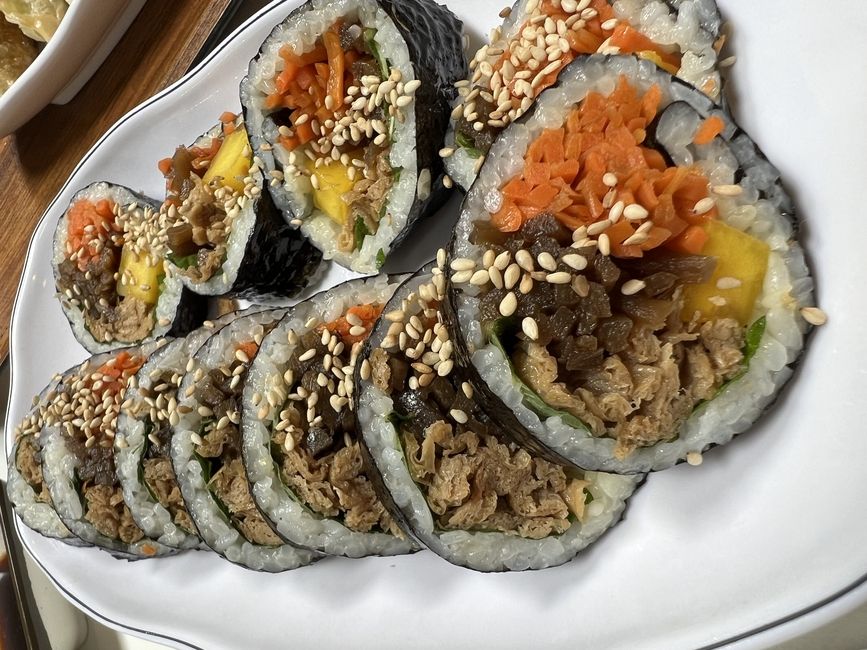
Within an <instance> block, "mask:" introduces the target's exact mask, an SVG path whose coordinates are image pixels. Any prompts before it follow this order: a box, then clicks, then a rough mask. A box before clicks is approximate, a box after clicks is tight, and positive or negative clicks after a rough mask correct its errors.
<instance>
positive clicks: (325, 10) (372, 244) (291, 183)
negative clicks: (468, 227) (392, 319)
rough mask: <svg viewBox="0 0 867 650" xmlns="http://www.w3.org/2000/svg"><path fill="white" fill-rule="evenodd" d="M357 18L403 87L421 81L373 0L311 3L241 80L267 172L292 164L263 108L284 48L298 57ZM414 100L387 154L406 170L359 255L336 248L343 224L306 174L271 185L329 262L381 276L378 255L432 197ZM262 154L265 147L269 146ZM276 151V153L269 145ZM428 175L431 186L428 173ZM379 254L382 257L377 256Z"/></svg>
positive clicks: (276, 35) (254, 140)
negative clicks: (341, 22)
mask: <svg viewBox="0 0 867 650" xmlns="http://www.w3.org/2000/svg"><path fill="white" fill-rule="evenodd" d="M340 18H344V19H346V20H347V21H348V22H355V21H357V22H358V23H359V24H361V25H362V26H363V27H364V28H375V29H376V30H377V31H376V43H377V45H378V47H379V48H380V51H381V52H382V54H383V56H385V57H386V58H387V59H388V61H389V63H390V65H391V67H392V68H396V69H398V70H400V72H401V74H402V75H403V82H404V83H408V82H409V81H412V80H414V79H416V73H415V70H414V68H413V64H412V61H411V60H410V55H409V49H408V48H407V45H406V43H405V41H404V39H403V37H402V36H401V35H400V32H399V31H398V29H397V26H396V25H395V24H394V21H392V19H391V17H390V16H389V15H388V14H387V13H386V12H385V10H384V9H382V8H381V7H380V6H379V3H378V2H376V1H375V0H310V2H307V3H305V4H304V5H302V7H300V8H299V9H298V10H296V11H294V12H292V14H290V15H289V17H288V18H287V19H286V20H285V21H284V22H283V23H281V24H280V25H278V26H277V27H276V28H275V29H274V31H273V32H272V33H271V35H270V36H269V37H268V39H267V40H266V41H265V43H264V44H263V45H262V50H261V52H260V54H259V56H258V57H257V58H255V59H253V61H252V62H251V63H250V68H249V72H248V76H247V77H246V78H245V79H244V81H242V83H241V100H242V103H243V104H244V106H245V109H246V120H247V124H248V127H249V133H250V140H251V143H252V145H253V149H254V151H255V152H256V154H257V155H258V156H259V157H260V158H261V159H262V160H263V161H264V162H265V168H266V169H267V170H274V169H276V170H279V171H282V170H283V168H284V167H285V166H286V165H288V164H289V152H288V151H286V150H285V149H284V148H283V147H282V146H280V145H279V143H278V136H279V134H278V132H277V127H276V125H275V124H274V122H273V120H271V119H269V117H268V115H267V109H265V107H264V102H265V98H266V97H267V95H268V94H270V93H272V92H274V77H275V75H277V74H279V73H280V72H281V71H282V69H283V65H284V62H283V59H282V58H281V57H280V56H279V53H278V52H279V50H280V48H281V47H282V46H283V45H284V44H288V45H289V46H290V47H292V48H293V49H294V51H295V52H308V51H310V50H312V49H313V48H314V46H315V45H316V41H317V39H318V38H319V37H320V36H321V34H322V33H323V32H325V31H326V30H328V28H329V27H331V25H333V24H334V23H335V22H336V21H337V20H338V19H340ZM415 110H416V108H415V100H413V102H412V103H410V104H409V105H408V106H406V107H405V109H404V115H405V118H406V119H405V120H404V121H403V122H400V121H399V120H398V121H396V126H395V131H394V142H393V143H392V145H391V147H390V149H389V161H390V163H391V166H392V168H395V169H396V168H401V169H402V171H401V173H400V180H399V181H398V182H397V183H396V184H394V185H393V186H392V188H391V190H390V191H389V195H388V199H387V203H386V206H387V208H386V216H385V218H383V219H382V221H381V222H380V224H379V228H378V230H377V232H376V234H375V235H369V236H367V237H365V238H364V241H363V244H362V246H361V249H360V250H359V251H354V252H349V253H347V252H344V251H340V250H338V248H337V236H338V234H339V233H340V231H341V229H342V226H341V225H339V224H337V223H336V222H335V221H334V220H332V219H331V218H330V217H328V216H327V215H326V214H325V213H324V212H322V211H321V210H318V209H316V208H315V207H314V205H313V195H312V192H313V188H312V186H311V185H310V180H309V178H308V177H307V176H300V177H297V178H296V177H295V176H294V175H292V174H287V175H286V178H285V179H284V182H283V183H282V184H277V185H276V186H270V185H269V189H270V190H271V194H272V196H273V197H274V202H275V203H276V204H277V206H278V207H279V208H280V209H281V210H283V213H284V215H285V216H286V218H287V219H289V220H291V219H302V220H303V222H304V223H303V225H302V226H301V231H302V232H303V233H304V234H305V235H307V236H308V237H309V238H310V240H311V241H312V242H313V243H314V244H315V245H316V246H317V248H319V249H320V250H322V253H323V256H324V258H325V259H334V260H335V261H337V262H338V263H339V264H341V265H343V266H346V267H349V268H351V269H352V270H353V271H357V272H359V273H371V274H372V273H376V272H377V270H378V266H377V257H378V256H380V257H382V256H387V255H388V253H389V251H390V250H391V245H392V242H393V240H394V239H395V238H396V237H397V236H398V234H400V232H401V231H402V230H403V229H404V227H405V226H406V224H407V220H408V218H409V215H410V210H411V208H412V206H413V203H414V201H415V199H416V196H418V197H419V199H424V198H427V197H426V195H425V194H429V193H430V170H419V169H418V164H417V159H416V149H415V146H416V145H415V143H416V118H415ZM266 143H267V145H268V146H266V147H265V148H264V149H263V147H262V145H263V144H266ZM271 147H273V148H271ZM425 171H427V188H425V183H424V174H423V172H425ZM380 251H381V254H380Z"/></svg>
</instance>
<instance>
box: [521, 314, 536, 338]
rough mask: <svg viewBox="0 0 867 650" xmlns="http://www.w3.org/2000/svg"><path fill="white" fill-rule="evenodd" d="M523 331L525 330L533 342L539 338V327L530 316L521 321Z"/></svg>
mask: <svg viewBox="0 0 867 650" xmlns="http://www.w3.org/2000/svg"><path fill="white" fill-rule="evenodd" d="M521 330H523V332H524V334H526V335H527V338H528V339H530V340H531V341H535V340H537V339H538V338H539V326H538V325H537V324H536V321H535V320H534V319H533V318H531V317H530V316H527V317H526V318H525V319H524V320H522V321H521Z"/></svg>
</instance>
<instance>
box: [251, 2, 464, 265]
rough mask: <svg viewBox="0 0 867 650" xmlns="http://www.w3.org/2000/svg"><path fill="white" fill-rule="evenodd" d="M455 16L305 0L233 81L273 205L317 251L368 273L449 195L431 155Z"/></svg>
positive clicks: (449, 68)
mask: <svg viewBox="0 0 867 650" xmlns="http://www.w3.org/2000/svg"><path fill="white" fill-rule="evenodd" d="M460 28H461V23H460V22H459V21H458V20H457V19H456V18H455V17H454V15H453V14H452V13H451V12H450V11H449V10H448V9H446V8H445V7H442V6H440V5H439V4H437V3H435V2H433V0H416V1H415V2H394V1H393V0H344V1H342V2H329V1H327V0H310V1H309V2H306V3H305V4H303V5H302V6H301V7H299V8H298V9H296V10H295V11H293V12H292V13H291V14H290V15H289V17H288V18H286V20H285V21H284V22H283V23H281V24H280V25H278V26H277V27H276V28H275V29H274V31H273V32H272V33H271V35H270V36H269V37H268V39H267V40H266V41H265V42H264V43H263V45H262V47H261V50H260V52H259V55H258V56H257V57H256V58H255V59H253V61H252V62H251V63H250V68H249V71H248V74H247V76H246V77H245V78H244V80H243V81H242V83H241V103H242V104H243V106H244V115H245V119H246V121H247V125H248V128H249V130H250V139H251V142H252V144H253V150H254V151H255V153H256V155H257V156H259V157H260V158H261V159H262V160H263V161H264V163H265V166H266V168H267V169H268V173H269V174H270V176H271V183H270V185H269V187H270V190H271V193H272V195H273V197H274V201H275V203H276V204H277V206H278V207H279V208H280V209H281V210H282V211H283V213H284V214H285V215H286V218H287V219H288V220H289V223H290V224H292V225H293V226H294V227H297V228H300V229H301V231H302V232H303V233H304V234H305V235H307V236H308V237H310V239H311V241H312V242H313V243H314V244H315V245H316V246H317V247H318V248H319V249H321V250H322V252H323V254H324V256H325V258H326V259H334V260H335V261H337V262H338V263H339V264H341V265H343V266H346V267H348V268H351V269H352V270H354V271H358V272H361V273H375V272H376V271H377V269H378V268H379V267H381V266H382V264H383V262H384V261H385V258H386V257H387V256H388V254H389V253H390V251H391V250H392V249H393V248H394V247H395V246H397V245H398V243H399V242H400V241H401V240H402V239H403V237H405V236H406V234H407V233H408V232H409V229H410V228H411V227H412V225H413V223H415V222H416V221H417V220H418V219H419V218H421V217H423V216H425V215H426V214H429V213H431V212H433V211H434V210H435V209H436V208H437V207H438V206H440V205H441V204H442V203H443V202H444V200H445V198H446V196H447V191H446V189H445V188H444V186H443V184H442V176H443V167H442V161H441V160H440V159H439V156H438V151H439V149H440V148H441V147H442V143H443V137H444V135H445V130H446V127H447V123H448V113H449V104H450V102H451V100H452V99H453V95H454V91H453V88H452V85H453V84H454V82H456V81H457V80H458V79H460V78H461V77H463V76H464V74H465V72H466V63H465V59H464V56H463V51H462V48H461V33H460Z"/></svg>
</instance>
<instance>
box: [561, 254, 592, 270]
mask: <svg viewBox="0 0 867 650" xmlns="http://www.w3.org/2000/svg"><path fill="white" fill-rule="evenodd" d="M563 263H564V264H566V265H567V266H569V267H571V268H573V269H575V270H576V271H583V270H584V269H586V268H587V258H585V257H584V256H583V255H578V254H577V253H570V254H568V255H564V256H563Z"/></svg>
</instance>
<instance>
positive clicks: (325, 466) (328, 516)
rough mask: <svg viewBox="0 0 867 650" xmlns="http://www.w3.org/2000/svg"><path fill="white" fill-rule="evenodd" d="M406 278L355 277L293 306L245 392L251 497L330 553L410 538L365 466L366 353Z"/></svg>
mask: <svg viewBox="0 0 867 650" xmlns="http://www.w3.org/2000/svg"><path fill="white" fill-rule="evenodd" d="M398 284H399V282H397V281H395V280H392V279H389V278H387V277H385V276H377V277H376V278H371V279H368V280H351V281H349V282H346V283H344V284H341V285H338V286H336V287H334V288H332V289H330V290H328V291H326V292H323V293H320V294H317V295H315V296H313V297H312V298H310V299H308V300H306V301H304V302H302V303H299V304H298V305H295V306H294V307H293V308H292V309H291V310H289V312H288V313H287V314H286V316H284V317H283V319H282V320H281V321H280V323H279V324H278V325H277V326H276V327H275V328H274V329H273V330H272V331H271V332H270V333H269V334H268V335H266V336H265V338H264V339H263V341H262V346H261V348H260V350H259V353H258V354H257V355H256V359H255V360H254V362H253V365H252V366H251V367H250V371H249V374H248V376H247V381H246V387H245V389H244V409H243V414H242V418H241V423H242V430H243V448H242V451H243V455H244V464H245V466H246V468H247V477H248V479H249V481H250V484H251V486H252V492H253V498H254V499H255V500H256V504H257V505H258V506H259V509H260V510H261V511H262V514H263V515H264V516H265V517H267V518H268V519H269V520H270V522H271V524H272V526H273V527H274V530H275V531H276V532H277V533H278V534H279V535H280V536H281V537H282V538H284V539H285V540H287V541H288V542H291V543H293V544H297V545H299V546H304V547H306V548H311V549H314V550H317V551H322V552H324V553H329V554H331V555H345V556H349V557H361V556H364V555H395V554H399V553H409V552H410V551H412V550H414V548H415V547H414V545H413V543H412V541H411V540H410V539H409V538H408V537H407V536H406V534H405V533H404V532H403V530H401V528H400V527H399V526H398V524H397V523H396V522H395V520H394V519H392V517H391V515H390V514H389V513H388V511H387V510H386V509H385V507H384V506H383V504H382V502H381V501H380V500H379V498H378V497H377V495H376V491H375V489H374V487H373V484H372V483H371V481H370V479H369V478H368V476H367V473H366V471H365V469H364V466H363V462H362V456H361V449H360V446H359V433H358V427H357V422H356V416H355V389H354V384H353V373H354V370H355V364H356V360H357V358H358V353H359V352H360V350H361V346H362V343H363V341H364V339H365V338H366V337H367V335H368V333H369V331H370V329H371V328H372V327H373V324H374V322H375V321H376V319H377V318H378V317H379V314H380V312H381V310H382V307H383V306H384V305H385V303H386V302H387V301H388V299H389V298H391V295H392V293H394V290H395V289H396V288H397V286H398Z"/></svg>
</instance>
